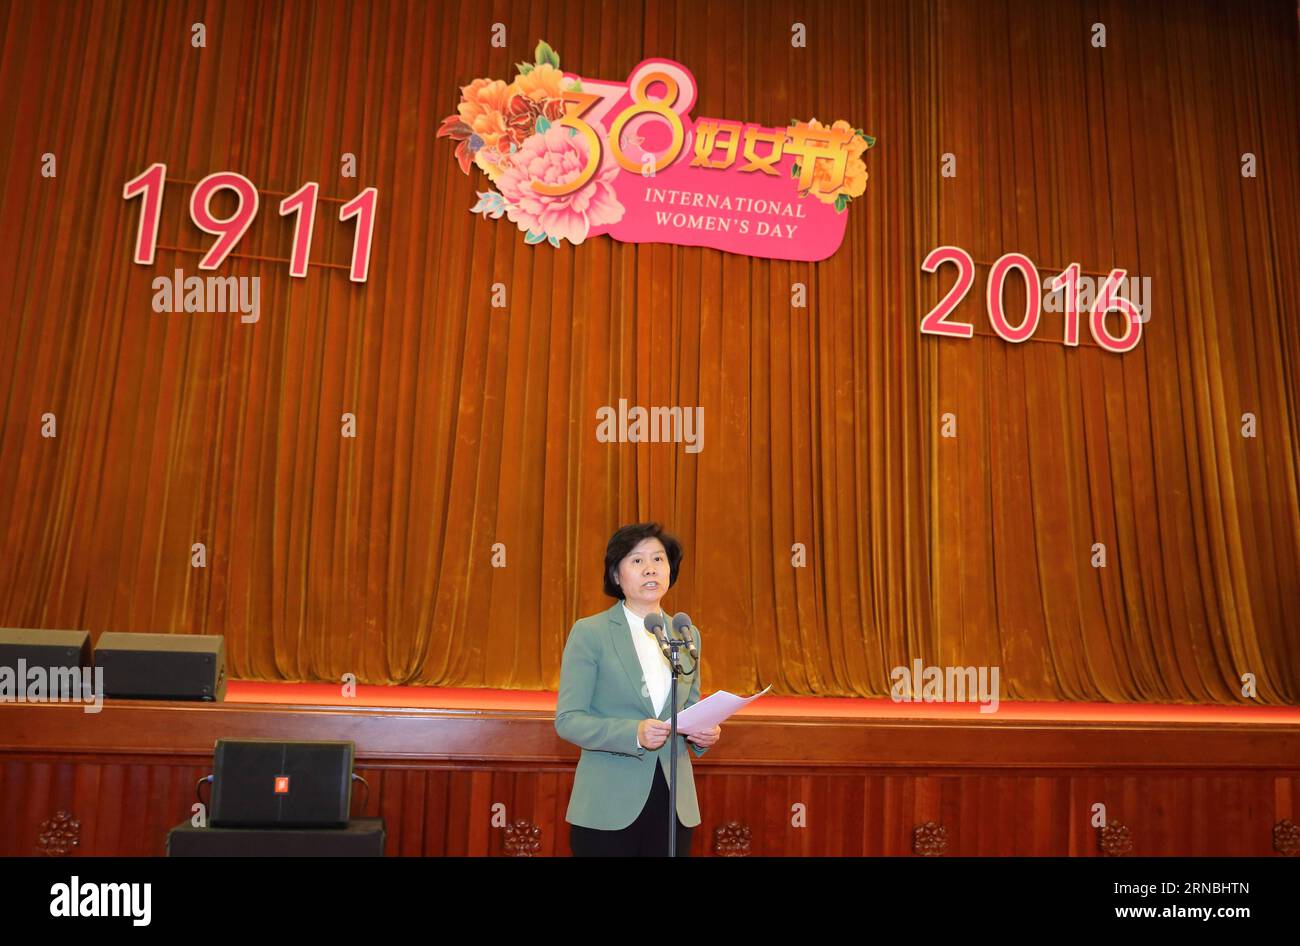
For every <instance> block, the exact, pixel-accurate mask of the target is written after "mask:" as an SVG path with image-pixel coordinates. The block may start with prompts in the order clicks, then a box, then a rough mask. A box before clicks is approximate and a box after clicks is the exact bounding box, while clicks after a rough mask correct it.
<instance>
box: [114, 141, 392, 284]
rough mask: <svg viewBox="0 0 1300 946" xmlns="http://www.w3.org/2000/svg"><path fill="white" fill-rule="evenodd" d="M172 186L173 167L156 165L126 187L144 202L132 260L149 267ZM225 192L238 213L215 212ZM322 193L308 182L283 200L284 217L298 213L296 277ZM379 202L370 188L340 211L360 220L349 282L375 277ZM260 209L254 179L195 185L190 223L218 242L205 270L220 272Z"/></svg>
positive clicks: (292, 258) (302, 272)
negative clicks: (216, 199) (169, 184)
mask: <svg viewBox="0 0 1300 946" xmlns="http://www.w3.org/2000/svg"><path fill="white" fill-rule="evenodd" d="M166 182H167V165H165V164H151V165H149V169H148V170H147V171H145V172H144V173H143V174H141V175H139V176H138V177H133V178H132V179H131V180H129V181H127V182H126V186H125V187H123V188H122V197H123V199H125V200H130V199H131V198H133V197H143V198H144V206H143V210H142V212H141V214H140V225H139V227H138V228H137V229H136V238H135V253H134V255H133V256H132V259H133V260H134V261H135V262H137V263H142V264H144V265H146V266H147V265H150V264H152V263H153V261H154V254H155V252H156V251H157V249H158V221H159V217H160V214H161V211H162V199H163V186H164V185H165V184H166ZM221 190H228V191H231V192H233V193H234V195H235V197H236V199H237V200H238V203H237V204H236V205H235V211H234V213H232V214H231V215H230V216H229V217H225V218H222V217H217V216H215V215H214V214H213V213H212V198H213V196H215V195H216V193H217V192H218V191H221ZM319 191H320V185H319V184H317V183H316V182H315V181H308V182H307V183H306V184H304V185H302V187H300V188H298V189H297V190H296V191H294V192H293V193H292V194H290V195H289V196H288V197H286V198H285V199H284V200H282V201H280V216H282V217H287V216H289V215H290V214H296V215H297V217H296V219H295V221H294V226H293V250H292V252H291V253H290V254H289V260H288V262H289V275H290V276H295V277H298V278H302V277H305V276H306V275H307V262H308V257H309V256H310V254H311V238H312V233H313V231H314V230H315V229H316V197H317V194H318V193H319ZM378 198H379V191H378V190H376V189H375V188H373V187H367V188H366V189H365V190H363V191H362V192H361V193H360V194H358V195H357V196H356V197H353V198H352V199H351V200H349V201H347V202H346V203H344V204H343V206H342V207H340V208H339V219H340V220H344V221H346V220H350V219H351V218H353V217H356V218H357V232H356V236H355V237H354V238H353V241H352V262H351V264H350V265H349V267H348V278H349V279H351V280H352V281H353V282H365V281H366V279H367V278H369V275H370V247H371V244H372V242H373V239H374V234H375V205H376V203H377V201H378ZM257 207H258V198H257V188H255V187H254V186H253V182H252V181H250V180H249V179H248V178H246V177H244V176H243V175H242V174H236V173H235V172H234V171H217V172H216V173H215V174H209V175H208V176H207V177H205V178H204V179H203V180H201V181H199V182H198V184H196V185H195V186H194V193H192V194H191V195H190V219H191V220H193V221H194V225H195V226H196V227H198V228H199V229H200V230H202V231H204V232H205V233H211V234H213V235H214V236H215V237H216V238H217V240H216V242H215V243H213V244H212V246H211V247H210V248H209V249H208V251H207V252H206V253H204V254H203V258H202V259H200V260H199V269H216V268H217V267H218V266H220V265H221V264H222V263H223V262H224V261H225V259H226V257H227V256H229V255H230V254H231V252H233V251H234V249H235V245H236V244H238V243H239V241H240V239H242V238H243V236H244V234H245V233H247V232H248V228H249V227H250V226H252V223H253V218H254V217H256V216H257Z"/></svg>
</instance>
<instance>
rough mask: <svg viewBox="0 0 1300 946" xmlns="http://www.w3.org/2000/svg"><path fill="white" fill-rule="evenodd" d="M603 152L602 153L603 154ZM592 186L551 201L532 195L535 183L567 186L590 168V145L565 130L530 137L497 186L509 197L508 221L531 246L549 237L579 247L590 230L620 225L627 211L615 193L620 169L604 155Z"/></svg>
mask: <svg viewBox="0 0 1300 946" xmlns="http://www.w3.org/2000/svg"><path fill="white" fill-rule="evenodd" d="M602 150H604V149H602ZM602 157H603V160H602V161H601V164H600V167H599V168H597V170H596V173H595V174H594V175H592V178H591V180H589V181H588V182H587V183H586V184H584V185H582V187H580V188H578V189H577V190H576V191H574V192H573V193H570V194H561V195H559V196H551V195H549V194H540V193H538V192H537V191H535V190H533V186H532V185H533V181H543V182H545V183H547V184H563V183H564V182H566V181H571V180H573V179H574V178H575V177H577V176H578V175H579V174H580V173H582V169H583V168H584V167H586V164H587V140H586V138H584V137H583V136H582V135H571V134H570V133H569V130H568V129H567V128H562V127H560V126H559V125H552V126H551V127H550V128H548V129H547V130H546V131H544V132H539V133H537V134H535V135H531V136H530V137H529V138H528V139H527V140H525V141H524V143H523V144H522V145H521V146H520V148H519V150H518V151H517V152H515V153H514V154H512V155H510V166H509V167H508V168H507V169H506V170H505V171H504V172H503V173H502V174H501V175H500V177H498V178H497V180H496V185H497V187H498V188H500V190H501V194H502V196H503V197H505V202H506V215H507V216H508V217H509V218H510V219H511V220H512V221H513V222H514V223H516V224H518V226H519V229H520V230H523V231H525V233H527V234H529V237H530V240H529V242H538V241H540V240H541V239H543V234H544V235H545V237H547V238H549V239H550V241H551V242H552V243H554V244H556V245H558V241H559V240H568V241H569V242H570V243H574V244H578V243H581V242H582V241H583V240H585V239H586V238H587V234H588V233H589V232H590V230H591V228H592V227H598V226H602V225H604V224H610V223H618V221H620V220H622V219H623V205H622V204H620V203H619V202H618V197H617V196H616V195H615V193H614V187H613V181H614V178H615V177H617V176H618V171H619V168H618V165H617V164H616V163H615V162H614V161H613V159H612V158H611V157H610V156H609V153H608V151H607V150H606V151H605V153H604V155H603V156H602Z"/></svg>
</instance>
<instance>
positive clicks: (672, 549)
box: [605, 522, 682, 598]
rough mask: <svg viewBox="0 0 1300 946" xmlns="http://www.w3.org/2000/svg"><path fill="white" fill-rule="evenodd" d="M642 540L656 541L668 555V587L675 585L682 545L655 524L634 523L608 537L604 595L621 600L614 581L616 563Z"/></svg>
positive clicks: (619, 591)
mask: <svg viewBox="0 0 1300 946" xmlns="http://www.w3.org/2000/svg"><path fill="white" fill-rule="evenodd" d="M644 539H658V540H659V541H660V542H662V543H663V546H664V551H665V552H667V553H668V587H669V588H671V587H672V586H673V585H675V584H677V566H679V565H680V564H681V563H682V543H680V542H678V541H677V538H676V536H673V535H670V534H669V533H667V532H665V531H664V530H663V529H661V528H660V527H659V523H657V522H636V523H633V524H632V525H630V526H623V527H622V528H621V529H619V530H618V531H617V532H615V533H614V534H613V535H611V536H610V537H609V544H608V545H606V546H605V594H607V595H609V596H610V597H611V598H622V597H624V595H623V589H622V588H620V587H619V586H618V584H617V583H616V582H615V581H614V578H615V576H616V575H618V563H619V562H621V561H623V559H625V558H626V557H627V554H628V553H629V552H631V551H632V550H633V549H634V548H636V547H637V544H638V543H640V542H641V541H643V540H644Z"/></svg>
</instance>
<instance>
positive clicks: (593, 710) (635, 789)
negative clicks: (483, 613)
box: [555, 600, 707, 831]
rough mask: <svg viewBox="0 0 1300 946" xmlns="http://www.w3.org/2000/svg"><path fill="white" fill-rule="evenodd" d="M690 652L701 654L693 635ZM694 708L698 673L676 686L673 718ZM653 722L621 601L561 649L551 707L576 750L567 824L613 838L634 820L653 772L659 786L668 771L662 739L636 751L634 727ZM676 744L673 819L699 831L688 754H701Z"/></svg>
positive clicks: (585, 621)
mask: <svg viewBox="0 0 1300 946" xmlns="http://www.w3.org/2000/svg"><path fill="white" fill-rule="evenodd" d="M695 648H696V650H697V651H699V650H700V634H699V630H698V629H696V630H695ZM690 663H691V657H690V655H689V654H685V655H684V656H683V658H682V665H683V666H689V665H690ZM669 692H670V694H671V690H670V691H669ZM699 700H700V674H699V668H698V666H697V667H696V669H695V672H693V673H691V674H690V675H689V676H688V675H686V674H682V675H681V676H679V677H678V678H677V705H678V712H679V713H680V712H681V711H682V710H684V709H685V708H686V707H688V706H691V705H693V704H695V703H698V702H699ZM670 702H671V701H670V700H664V708H663V712H662V713H660V714H659V716H658V718H659V719H662V720H664V721H665V722H667V721H668V718H669V714H670V712H671V708H670V706H669V703H670ZM654 718H655V711H654V705H653V704H652V703H651V702H650V696H649V692H648V690H647V688H646V682H645V675H644V674H643V673H642V672H641V661H640V659H638V657H637V654H636V647H635V645H633V643H632V635H631V631H630V630H629V628H628V626H627V618H626V617H624V615H623V602H622V600H619V601H616V602H615V603H614V606H613V607H612V608H610V609H609V610H608V611H603V612H601V613H600V614H593V615H591V616H590V617H585V618H582V619H580V620H579V621H577V622H576V623H575V624H574V625H573V629H572V630H570V631H569V640H568V642H567V643H566V644H565V645H564V659H563V662H562V663H561V665H560V693H559V698H558V700H557V702H556V707H555V731H556V732H557V733H559V735H560V738H561V739H564V740H567V741H568V742H572V743H574V744H575V745H577V746H579V747H581V749H582V756H581V758H580V759H579V760H578V771H577V774H576V775H575V777H574V780H573V794H572V795H571V796H570V797H569V810H568V812H567V813H566V814H565V816H564V817H565V820H566V821H568V822H569V823H570V824H576V825H580V826H582V827H584V828H600V829H601V830H604V831H613V830H617V829H620V828H626V827H627V826H628V825H630V824H631V823H632V822H633V821H635V820H636V817H637V815H639V814H640V813H641V809H642V808H644V807H645V802H646V799H647V798H648V797H649V796H650V787H651V784H652V782H653V780H654V772H655V766H662V768H663V772H664V779H665V780H667V778H668V775H669V772H670V771H671V769H670V768H669V765H670V763H669V753H670V751H671V749H672V746H671V745H670V740H668V739H665V740H664V744H663V745H662V746H661V747H660V748H658V749H641V748H638V746H637V738H636V730H637V726H638V724H639V723H640V722H641V720H643V719H654ZM677 739H678V746H677V817H678V818H679V819H680V820H681V823H682V824H683V825H684V826H685V827H688V828H693V827H695V826H696V825H698V824H699V823H700V808H699V805H698V803H697V802H696V800H695V777H694V775H693V773H692V770H691V753H690V752H688V751H686V750H687V748H688V747H689V748H690V750H691V751H692V752H694V753H695V754H696V755H697V756H701V755H704V753H705V752H706V751H707V750H706V749H701V748H700V747H699V746H696V745H694V744H693V743H689V742H687V741H686V737H685V736H682V735H678V737H677Z"/></svg>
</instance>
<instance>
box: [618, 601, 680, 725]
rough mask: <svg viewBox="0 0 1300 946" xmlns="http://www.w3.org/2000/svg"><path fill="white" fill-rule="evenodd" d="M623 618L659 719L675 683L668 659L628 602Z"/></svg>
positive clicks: (624, 606)
mask: <svg viewBox="0 0 1300 946" xmlns="http://www.w3.org/2000/svg"><path fill="white" fill-rule="evenodd" d="M660 614H661V615H662V614H663V612H662V611H661V612H660ZM623 616H624V617H625V618H626V619H627V626H628V630H629V631H630V632H631V633H632V646H633V647H635V648H636V655H637V658H638V659H639V660H640V661H641V675H642V676H643V677H645V685H646V689H647V691H648V692H649V694H650V702H651V703H652V704H653V705H654V710H655V717H656V718H658V716H659V714H660V713H662V712H663V711H664V704H665V703H666V702H667V701H668V690H669V689H670V688H671V687H672V683H673V677H672V670H671V668H670V667H669V666H668V658H667V657H665V656H664V654H663V651H661V650H660V649H659V642H658V641H657V640H655V636H654V635H653V634H652V633H650V632H649V631H647V630H646V629H645V618H639V617H637V616H636V615H635V614H633V613H632V610H631V609H630V608H629V607H628V606H627V602H626V601H624V602H623ZM666 623H667V621H666V620H665V624H666ZM640 746H641V741H640V740H639V739H638V740H637V747H638V748H640Z"/></svg>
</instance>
